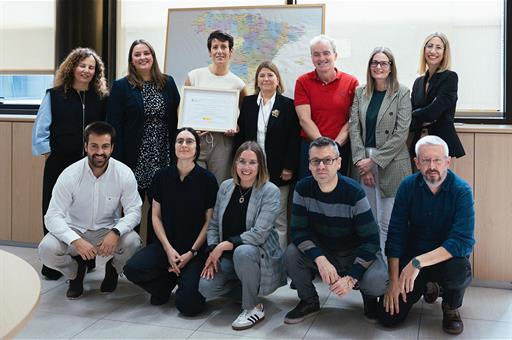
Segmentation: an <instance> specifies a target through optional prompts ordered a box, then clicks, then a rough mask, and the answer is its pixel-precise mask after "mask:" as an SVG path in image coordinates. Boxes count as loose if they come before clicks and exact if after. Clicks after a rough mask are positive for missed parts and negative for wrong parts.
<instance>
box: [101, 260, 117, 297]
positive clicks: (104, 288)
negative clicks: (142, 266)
mask: <svg viewBox="0 0 512 340" xmlns="http://www.w3.org/2000/svg"><path fill="white" fill-rule="evenodd" d="M118 278H119V275H118V274H117V271H116V269H115V268H114V266H113V265H112V259H110V260H108V262H107V264H106V265H105V278H104V279H103V282H102V283H101V286H100V291H101V292H102V293H112V292H113V291H114V290H116V288H117V280H118Z"/></svg>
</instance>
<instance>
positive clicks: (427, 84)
mask: <svg viewBox="0 0 512 340" xmlns="http://www.w3.org/2000/svg"><path fill="white" fill-rule="evenodd" d="M450 67H451V51H450V44H449V42H448V38H447V37H446V35H445V34H444V33H441V32H434V33H431V34H430V35H428V36H427V38H426V39H425V42H424V43H423V47H422V49H421V57H420V67H419V72H420V73H422V74H423V76H421V77H419V78H417V79H416V81H415V82H414V85H413V88H412V95H411V97H412V98H411V101H412V109H413V111H412V119H413V121H412V123H411V133H412V134H413V139H412V143H411V145H410V148H409V153H410V155H411V157H415V156H416V155H415V152H414V146H415V144H416V142H417V141H418V140H419V139H420V137H421V135H422V131H423V133H425V132H426V133H428V134H429V135H436V136H439V137H441V138H442V139H443V140H444V141H445V142H446V144H448V149H449V152H450V156H451V157H456V158H459V157H462V156H464V155H465V152H464V148H463V146H462V143H461V142H460V140H459V137H458V136H457V132H456V131H455V125H454V118H455V107H456V104H457V84H458V77H457V73H455V72H453V71H450Z"/></svg>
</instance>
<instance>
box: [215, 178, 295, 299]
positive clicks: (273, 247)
mask: <svg viewBox="0 0 512 340" xmlns="http://www.w3.org/2000/svg"><path fill="white" fill-rule="evenodd" d="M234 189H235V183H234V182H233V179H228V180H225V181H224V182H222V184H221V185H220V188H219V191H218V192H217V201H216V202H215V208H214V210H213V217H212V219H211V220H210V223H209V224H208V230H207V232H206V237H207V240H208V244H209V245H211V244H219V243H220V242H221V241H222V218H223V216H224V212H225V211H226V207H227V205H228V203H229V200H230V199H231V195H232V194H233V190H234ZM279 197H280V192H279V188H278V187H276V186H275V185H274V184H272V183H271V182H267V183H265V184H264V185H263V186H262V187H261V188H256V187H253V191H252V193H251V197H250V199H249V205H248V207H247V217H246V223H245V224H246V226H247V231H245V232H243V233H242V234H241V235H240V238H241V239H242V241H243V243H244V244H250V245H253V246H256V247H259V250H260V254H261V261H260V270H261V275H260V288H259V292H258V295H259V296H264V295H268V294H271V293H272V292H274V291H275V290H276V289H277V288H279V287H281V286H284V285H285V284H286V273H285V270H284V258H283V251H282V250H281V247H280V246H279V237H278V236H277V232H276V230H275V228H274V222H275V220H276V218H277V215H278V211H279Z"/></svg>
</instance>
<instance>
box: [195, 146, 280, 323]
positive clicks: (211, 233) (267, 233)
mask: <svg viewBox="0 0 512 340" xmlns="http://www.w3.org/2000/svg"><path fill="white" fill-rule="evenodd" d="M231 174H232V177H233V178H232V179H228V180H226V181H224V182H222V184H221V185H220V188H219V191H218V193H217V201H216V203H215V208H214V210H213V217H212V219H211V220H210V223H209V224H208V230H207V234H206V235H207V241H208V248H207V249H208V250H209V251H210V255H209V256H208V259H207V260H206V263H205V266H204V269H203V271H202V273H201V280H200V281H199V292H200V293H201V294H202V295H203V296H204V297H205V298H207V299H209V298H213V297H218V296H224V295H227V294H229V293H234V292H236V291H239V290H240V288H241V291H242V309H243V311H242V313H241V314H240V315H239V316H238V317H237V318H236V320H235V321H233V323H232V325H231V326H232V327H233V329H235V330H243V329H247V328H250V327H252V326H254V325H255V324H256V323H257V322H259V321H261V320H263V318H264V317H265V311H264V309H263V305H262V304H261V303H260V302H259V299H258V296H264V295H268V294H271V293H272V292H273V291H274V290H276V289H277V288H278V287H280V286H283V285H285V284H286V274H285V272H284V263H283V258H282V255H283V252H282V250H281V247H280V246H279V237H278V235H277V232H276V229H275V227H274V224H275V220H276V218H277V215H278V212H279V196H280V193H279V189H278V188H277V187H276V186H275V185H274V184H272V183H271V182H269V175H268V171H267V165H266V162H265V156H264V154H263V151H262V149H261V147H260V146H259V145H258V144H257V143H256V142H254V141H247V142H245V143H243V144H242V145H241V146H240V147H239V148H238V150H237V151H236V153H235V158H234V160H233V166H232V168H231Z"/></svg>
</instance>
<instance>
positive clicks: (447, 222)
mask: <svg viewBox="0 0 512 340" xmlns="http://www.w3.org/2000/svg"><path fill="white" fill-rule="evenodd" d="M415 151H416V158H415V159H414V160H415V162H416V166H417V167H418V169H419V170H420V172H417V173H415V174H413V175H411V176H408V177H406V178H405V179H404V180H403V181H402V183H401V184H400V187H399V188H398V192H397V194H396V198H395V205H394V207H393V213H392V214H391V220H390V223H389V229H388V238H387V241H386V256H387V258H388V266H389V277H390V285H389V290H388V291H387V292H386V294H385V295H384V298H383V303H382V309H380V313H379V320H380V321H381V323H382V324H383V325H385V326H395V325H397V324H399V323H400V322H402V321H404V320H405V318H406V317H407V314H408V313H409V310H410V309H411V308H412V306H413V305H414V304H415V303H416V302H417V301H418V300H419V299H420V298H421V296H422V295H423V294H424V293H425V288H426V284H427V282H437V283H438V284H439V285H440V286H441V287H442V288H443V303H442V310H443V330H444V331H445V332H447V333H450V334H460V333H462V331H463V329H464V325H463V323H462V319H461V318H460V314H459V312H458V308H459V307H460V306H462V300H463V298H464V292H465V289H466V287H467V286H469V284H470V282H471V265H470V263H469V260H468V257H469V255H470V254H471V251H472V249H473V245H474V244H475V239H474V227H475V211H474V206H473V193H472V191H471V188H470V186H469V185H468V184H467V183H466V182H464V181H463V180H462V179H461V178H460V177H459V176H457V175H456V174H454V173H453V172H452V171H450V170H449V167H450V157H449V156H448V155H449V154H448V145H447V144H446V142H445V141H443V140H442V139H441V138H439V137H437V136H426V137H423V138H421V139H420V140H419V141H418V142H417V143H416V145H415Z"/></svg>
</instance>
